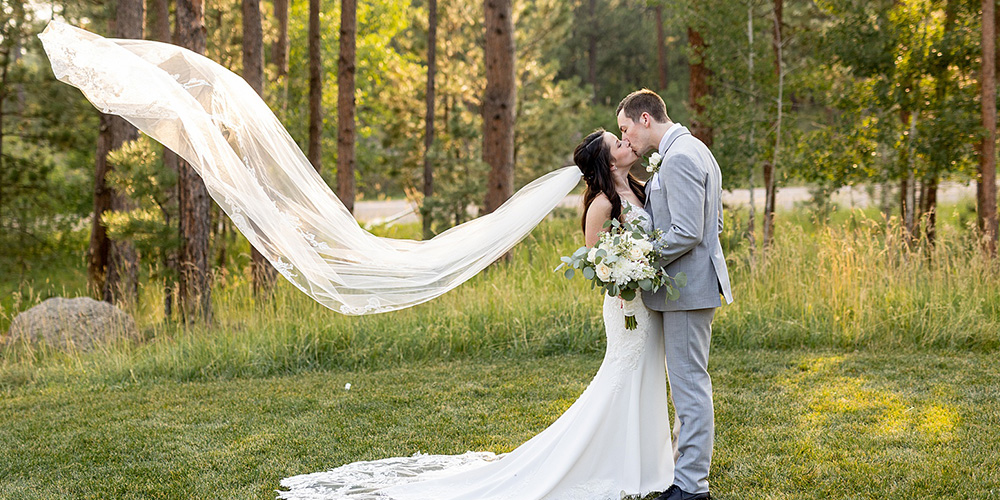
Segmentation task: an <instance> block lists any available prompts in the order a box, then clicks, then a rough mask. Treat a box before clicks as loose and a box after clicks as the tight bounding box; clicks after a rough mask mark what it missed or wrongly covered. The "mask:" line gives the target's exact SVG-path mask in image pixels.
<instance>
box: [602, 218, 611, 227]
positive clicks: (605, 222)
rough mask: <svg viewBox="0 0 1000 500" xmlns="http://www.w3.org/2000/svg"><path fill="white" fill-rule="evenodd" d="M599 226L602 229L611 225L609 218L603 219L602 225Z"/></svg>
mask: <svg viewBox="0 0 1000 500" xmlns="http://www.w3.org/2000/svg"><path fill="white" fill-rule="evenodd" d="M601 227H603V228H604V229H607V228H609V227H611V219H608V220H606V221H604V225H603V226H601Z"/></svg>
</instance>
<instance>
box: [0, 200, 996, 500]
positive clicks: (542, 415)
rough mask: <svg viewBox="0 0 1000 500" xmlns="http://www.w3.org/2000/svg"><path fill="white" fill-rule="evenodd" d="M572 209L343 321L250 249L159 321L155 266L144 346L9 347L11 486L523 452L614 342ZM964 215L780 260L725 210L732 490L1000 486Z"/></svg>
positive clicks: (826, 232)
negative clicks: (255, 285) (203, 302)
mask: <svg viewBox="0 0 1000 500" xmlns="http://www.w3.org/2000/svg"><path fill="white" fill-rule="evenodd" d="M556 215H557V216H556V217H553V218H552V219H550V220H548V221H546V222H544V223H543V224H542V225H541V226H539V227H538V228H537V229H536V230H535V231H534V232H533V233H532V234H531V235H530V236H529V237H528V238H527V239H526V240H525V241H524V242H522V243H521V244H519V245H518V246H517V247H516V248H515V249H514V251H513V252H512V257H511V259H510V260H509V261H508V262H502V263H498V264H495V265H494V266H491V267H490V268H489V269H487V270H486V271H485V272H483V273H481V274H480V275H479V276H477V277H475V278H473V279H472V280H470V281H469V282H468V283H466V284H464V285H462V286H460V287H458V288H457V289H455V290H453V291H451V292H449V293H447V294H445V295H444V296H442V297H440V298H438V299H435V300H433V301H431V302H429V303H427V304H423V305H421V306H417V307H414V308H412V309H408V310H404V311H399V312H394V313H389V314H381V315H374V316H369V317H345V316H341V315H339V314H336V313H333V312H331V311H329V310H327V309H325V308H323V307H322V306H319V305H318V304H316V303H314V302H312V301H311V299H308V298H307V297H305V296H304V295H302V294H301V293H299V292H298V291H297V290H296V289H294V287H292V286H291V285H289V284H287V283H284V282H280V283H279V284H278V286H277V287H276V289H275V291H274V292H273V294H272V295H271V296H270V297H268V298H266V299H258V298H255V297H254V296H253V294H251V293H250V284H249V279H248V277H247V276H246V275H245V273H244V272H242V271H241V262H240V260H241V259H242V260H244V261H245V260H248V259H249V257H248V256H246V255H245V252H236V254H237V257H236V258H234V259H233V262H234V265H233V266H232V267H231V268H225V269H223V270H221V271H220V273H219V275H218V276H217V280H216V282H217V287H216V288H215V289H214V291H213V294H214V305H215V321H214V322H213V323H212V324H211V325H183V324H180V323H177V322H176V321H166V320H165V319H164V318H163V316H162V311H161V308H160V304H161V301H162V291H161V290H162V288H161V286H160V284H158V283H156V282H153V281H151V282H146V285H145V286H143V288H142V289H141V291H140V297H139V299H138V300H137V301H136V303H134V304H131V305H129V306H128V308H129V309H130V311H131V312H132V313H133V314H134V315H135V317H136V320H137V322H138V323H139V326H140V329H141V330H142V334H143V337H144V340H143V341H141V342H123V343H116V344H111V345H102V346H99V348H97V349H96V350H94V351H92V352H74V351H69V352H66V351H55V350H52V349H48V348H46V347H45V346H26V345H20V344H13V345H5V346H3V347H2V348H0V349H2V351H0V445H2V446H0V449H2V450H0V497H3V498H66V497H72V498H194V497H198V498H201V497H215V498H237V497H238V498H273V491H274V490H275V489H276V488H277V487H278V486H277V484H278V481H279V480H280V479H281V478H283V477H287V476H289V475H294V474H301V473H307V472H313V471H318V470H323V469H325V468H329V467H333V466H336V465H339V464H342V463H345V462H350V461H354V460H364V459H375V458H380V457H386V456H398V455H409V454H412V453H416V452H430V453H460V452H464V451H466V450H469V449H473V450H480V449H484V450H490V451H495V452H504V451H509V450H510V449H512V448H513V447H515V446H516V445H517V444H518V443H520V442H522V441H524V440H525V439H527V438H528V437H530V436H531V435H533V434H534V433H537V432H538V431H539V430H541V429H543V428H544V427H545V426H546V425H548V424H549V423H551V422H552V420H554V419H555V418H556V417H558V415H559V414H560V413H561V412H562V411H564V410H565V409H566V408H567V407H568V406H569V405H570V404H571V403H572V401H573V400H575V398H576V397H577V396H578V395H579V393H580V392H581V391H582V390H583V389H584V388H585V387H586V384H587V382H588V381H589V380H590V378H591V377H592V376H593V373H594V372H595V371H596V369H597V366H598V365H599V364H600V361H601V357H602V354H603V346H604V339H603V326H602V324H601V319H600V313H599V311H600V301H601V298H600V297H599V296H598V295H597V294H596V293H594V292H591V291H590V290H589V286H587V284H586V283H585V282H584V281H583V280H582V279H579V278H577V279H575V280H566V279H565V278H563V277H562V276H561V274H559V273H554V272H553V269H554V268H555V267H556V265H558V262H559V256H560V255H566V254H569V253H571V252H572V251H573V250H575V249H576V247H577V246H579V245H580V244H581V243H580V239H581V238H580V233H579V225H578V224H579V221H578V220H577V219H576V218H575V217H574V216H572V214H556ZM971 220H972V219H971V218H970V217H969V214H968V207H967V205H958V206H953V207H942V209H941V213H940V215H939V227H938V232H937V238H936V242H935V244H934V245H933V246H932V245H929V244H927V242H926V241H919V240H918V241H917V242H915V243H913V244H906V243H904V238H903V237H902V231H901V230H900V228H899V227H898V225H897V224H896V223H895V222H894V221H893V220H889V221H884V220H882V219H881V218H880V216H879V215H878V214H877V213H873V212H863V211H844V210H838V211H834V212H833V213H832V214H830V216H829V217H828V218H824V219H822V220H819V219H818V218H817V217H816V216H815V215H810V214H809V212H808V211H805V210H799V211H796V212H791V213H785V214H779V224H778V231H777V239H776V241H775V243H774V245H773V246H772V247H771V248H769V249H768V250H767V252H766V253H765V252H763V251H762V250H761V249H759V248H758V249H755V251H753V252H751V248H750V247H749V245H748V244H747V243H746V240H745V239H744V238H743V237H742V233H741V227H742V226H743V224H745V213H742V212H739V211H731V213H730V214H729V216H728V217H727V220H726V225H727V227H726V231H725V233H724V235H723V240H724V245H725V247H726V250H727V258H728V261H729V264H730V273H731V277H732V280H733V283H734V284H735V285H734V295H735V297H736V302H735V303H734V304H733V305H731V306H727V307H724V308H722V309H720V311H719V313H718V314H717V315H716V319H715V323H714V336H713V345H712V346H713V353H712V362H711V371H712V374H713V377H714V381H715V393H716V409H717V422H718V434H717V445H716V457H715V462H714V468H713V476H712V481H713V494H714V495H715V496H716V497H717V498H750V497H753V498H757V497H759V498H882V497H885V496H892V497H898V498H926V497H936V496H950V497H953V498H1000V463H998V462H1000V444H998V441H1000V440H998V432H997V430H996V429H998V428H1000V426H998V424H1000V385H998V384H997V383H996V382H995V381H996V380H997V378H998V375H1000V366H998V365H997V363H996V362H995V361H993V358H995V355H996V351H997V350H998V348H1000V285H998V284H997V279H996V278H997V277H998V275H1000V272H998V267H997V265H996V264H995V263H991V262H989V261H987V260H985V259H984V258H983V257H982V256H981V255H980V253H979V251H978V248H977V242H976V241H974V239H973V238H971V237H970V236H969V235H970V234H971V231H970V230H969V224H970V221H971ZM377 230H378V231H379V232H380V233H381V234H385V235H389V236H395V237H414V236H415V235H416V234H417V232H418V231H419V228H416V227H408V226H397V227H389V228H378V229H377ZM67 237H68V238H72V237H73V236H72V235H69V236H67ZM244 250H245V249H244ZM79 260H80V258H79V256H73V255H72V254H68V255H66V256H62V257H60V256H55V257H53V260H52V261H51V262H50V264H49V265H46V266H38V267H36V268H34V269H32V270H31V271H30V272H29V273H27V274H24V275H23V276H19V277H15V276H13V275H11V274H7V275H5V276H4V277H3V281H2V283H0V286H2V287H3V289H2V290H0V292H3V299H2V300H0V307H2V308H3V309H2V317H0V322H2V324H0V327H2V329H3V330H5V329H6V328H7V325H8V324H9V321H10V319H11V318H12V317H13V315H14V314H15V313H16V311H18V310H23V309H26V308H27V307H30V306H31V305H32V304H34V303H37V302H38V301H40V300H42V299H44V298H46V297H48V296H51V295H62V294H64V293H68V294H75V293H79V292H80V290H81V289H82V288H83V286H84V284H83V279H84V278H83V275H82V271H81V270H80V269H79V268H80V267H81V266H80V265H79V262H78V261H79ZM682 293H683V290H682ZM347 383H351V384H352V385H351V388H350V390H346V389H345V384H347Z"/></svg>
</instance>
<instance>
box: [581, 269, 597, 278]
mask: <svg viewBox="0 0 1000 500" xmlns="http://www.w3.org/2000/svg"><path fill="white" fill-rule="evenodd" d="M594 274H596V273H595V272H594V268H592V267H585V268H583V277H584V278H585V279H588V280H592V279H594Z"/></svg>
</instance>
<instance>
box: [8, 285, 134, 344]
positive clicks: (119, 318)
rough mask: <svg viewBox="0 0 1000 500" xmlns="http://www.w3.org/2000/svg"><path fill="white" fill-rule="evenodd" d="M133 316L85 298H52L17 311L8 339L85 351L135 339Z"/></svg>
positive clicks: (111, 306)
mask: <svg viewBox="0 0 1000 500" xmlns="http://www.w3.org/2000/svg"><path fill="white" fill-rule="evenodd" d="M137 332H138V330H137V329H136V327H135V320H133V319H132V316H129V315H128V314H127V313H125V312H123V311H122V310H121V309H118V308H117V307H115V306H113V305H111V304H109V303H107V302H99V301H96V300H94V299H91V298H88V297H77V298H75V299H64V298H62V297H54V298H51V299H48V300H46V301H44V302H42V303H41V304H38V305H37V306H35V307H32V308H31V309H28V310H27V311H24V312H23V313H21V314H18V315H17V316H16V317H15V318H14V321H12V322H11V324H10V330H9V331H8V332H7V341H8V342H18V341H21V342H30V343H37V342H39V341H41V342H45V343H46V344H48V345H49V346H50V347H54V348H57V349H63V348H67V347H70V348H75V349H78V350H88V349H90V348H91V347H93V346H94V345H95V344H103V343H106V342H109V341H114V340H119V339H125V338H135V337H136V336H137Z"/></svg>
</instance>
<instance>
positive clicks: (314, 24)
mask: <svg viewBox="0 0 1000 500" xmlns="http://www.w3.org/2000/svg"><path fill="white" fill-rule="evenodd" d="M319 8H320V2H319V0H309V155H308V156H309V163H312V166H313V168H315V169H316V171H317V172H319V171H320V170H321V169H322V166H323V156H322V151H321V149H320V141H321V140H322V139H323V137H322V133H323V79H322V77H321V75H320V73H321V72H322V66H321V62H320V47H319V43H320V39H319Z"/></svg>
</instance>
